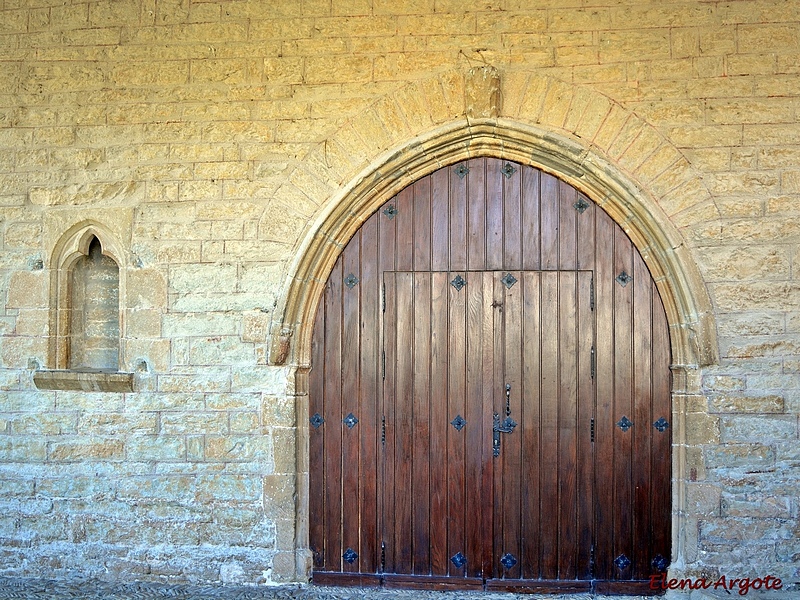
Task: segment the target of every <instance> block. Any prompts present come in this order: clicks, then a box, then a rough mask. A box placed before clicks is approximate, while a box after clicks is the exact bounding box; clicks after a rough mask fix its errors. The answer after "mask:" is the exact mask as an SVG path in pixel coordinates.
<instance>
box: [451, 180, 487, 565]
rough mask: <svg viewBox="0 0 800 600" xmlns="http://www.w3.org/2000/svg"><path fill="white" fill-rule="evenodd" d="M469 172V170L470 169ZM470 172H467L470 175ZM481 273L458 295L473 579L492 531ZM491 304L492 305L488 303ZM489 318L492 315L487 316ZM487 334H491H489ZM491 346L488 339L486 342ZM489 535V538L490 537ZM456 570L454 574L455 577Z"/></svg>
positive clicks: (473, 275)
mask: <svg viewBox="0 0 800 600" xmlns="http://www.w3.org/2000/svg"><path fill="white" fill-rule="evenodd" d="M470 169H472V168H470ZM471 174H472V170H470V175H471ZM481 275H482V274H481V273H469V274H468V279H467V285H466V286H465V287H464V288H463V289H462V290H461V292H460V293H461V294H465V295H466V296H467V331H466V336H467V353H466V366H467V369H466V406H465V408H464V410H465V413H466V414H465V415H464V418H465V419H466V420H467V427H466V428H465V429H464V431H465V432H466V434H467V436H466V437H467V445H466V450H467V452H466V454H465V460H466V465H465V482H464V483H465V503H464V510H465V514H466V515H467V517H466V522H465V526H466V530H465V550H462V551H461V552H462V553H463V554H464V556H465V557H466V558H467V564H466V573H468V574H469V576H472V577H476V576H482V574H483V570H482V569H483V541H484V540H485V539H489V540H491V537H488V538H487V537H486V536H487V533H489V532H490V531H491V528H490V527H489V528H485V527H484V503H485V496H484V492H485V490H484V489H483V483H484V482H483V470H484V469H483V457H482V456H481V453H480V452H479V451H478V449H479V448H481V447H482V446H483V440H482V439H481V437H482V427H481V425H482V421H483V418H484V408H483V400H484V398H483V394H484V386H486V385H489V386H491V373H489V376H488V377H487V374H486V373H485V372H484V367H485V366H484V354H485V349H484V346H485V344H486V343H487V340H486V335H487V332H486V331H485V330H486V326H485V324H484V321H485V317H486V314H487V313H488V311H486V309H485V304H484V292H483V281H482V277H481ZM490 302H491V301H490ZM488 314H489V315H490V316H491V313H488ZM488 333H491V331H489V332H488ZM489 344H491V338H490V339H489ZM489 535H490V534H489ZM457 572H458V570H456V573H457Z"/></svg>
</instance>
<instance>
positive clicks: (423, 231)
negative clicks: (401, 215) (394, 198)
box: [413, 177, 431, 271]
mask: <svg viewBox="0 0 800 600" xmlns="http://www.w3.org/2000/svg"><path fill="white" fill-rule="evenodd" d="M413 188H414V209H413V210H414V270H415V271H430V270H431V178H430V177H423V178H422V179H420V180H419V181H417V182H416V183H415V184H414V185H413Z"/></svg>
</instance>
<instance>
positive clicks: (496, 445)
mask: <svg viewBox="0 0 800 600" xmlns="http://www.w3.org/2000/svg"><path fill="white" fill-rule="evenodd" d="M516 426H517V422H516V421H515V420H514V419H512V418H511V384H510V383H507V384H506V418H505V419H503V421H502V422H501V421H500V415H499V414H498V413H494V417H493V423H492V454H493V455H494V456H500V434H501V433H514V428H515V427H516Z"/></svg>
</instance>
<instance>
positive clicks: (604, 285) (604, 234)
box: [594, 210, 619, 579]
mask: <svg viewBox="0 0 800 600" xmlns="http://www.w3.org/2000/svg"><path fill="white" fill-rule="evenodd" d="M595 225H596V228H595V248H596V259H595V278H594V289H595V319H596V322H597V334H596V336H595V389H596V392H597V408H596V412H595V446H594V451H595V481H596V482H597V487H596V488H595V574H596V576H597V578H598V579H610V578H611V577H612V576H613V571H612V568H613V560H614V558H615V557H614V556H612V552H613V551H614V486H613V481H614V437H615V426H614V423H616V421H617V419H618V418H619V417H616V418H615V416H614V415H615V411H614V287H615V286H617V285H618V284H617V283H616V282H615V281H614V278H615V277H616V276H617V274H616V273H614V225H613V223H612V221H611V219H610V218H609V217H608V215H607V214H606V213H605V212H602V211H600V210H598V211H596V213H595Z"/></svg>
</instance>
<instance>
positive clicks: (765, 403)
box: [708, 395, 784, 413]
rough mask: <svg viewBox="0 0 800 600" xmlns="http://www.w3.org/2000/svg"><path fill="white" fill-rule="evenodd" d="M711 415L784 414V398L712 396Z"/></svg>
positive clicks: (710, 401) (709, 404)
mask: <svg viewBox="0 0 800 600" xmlns="http://www.w3.org/2000/svg"><path fill="white" fill-rule="evenodd" d="M708 410H709V412H711V413H782V412H784V400H783V396H777V395H771V396H731V395H725V396H711V397H709V399H708Z"/></svg>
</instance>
